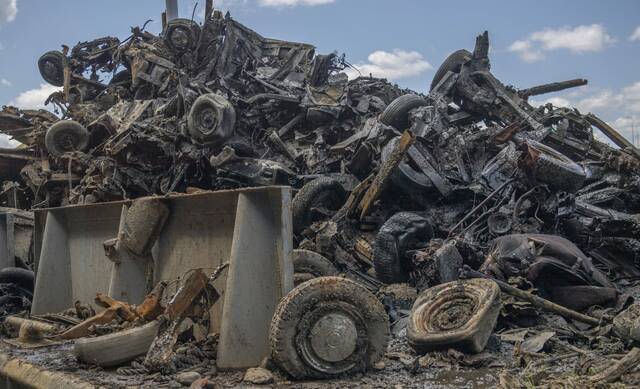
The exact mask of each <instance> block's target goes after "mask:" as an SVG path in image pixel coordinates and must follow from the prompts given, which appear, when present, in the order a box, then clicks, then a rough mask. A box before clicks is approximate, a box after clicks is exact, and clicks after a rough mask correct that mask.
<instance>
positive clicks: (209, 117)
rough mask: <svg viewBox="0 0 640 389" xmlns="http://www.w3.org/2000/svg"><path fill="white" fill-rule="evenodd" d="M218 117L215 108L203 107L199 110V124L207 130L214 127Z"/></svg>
mask: <svg viewBox="0 0 640 389" xmlns="http://www.w3.org/2000/svg"><path fill="white" fill-rule="evenodd" d="M217 119H218V117H217V115H216V110H215V109H213V108H205V109H203V110H202V111H201V112H200V115H199V120H198V121H199V122H200V125H201V126H202V127H204V128H206V129H207V130H213V129H215V128H216V125H217V124H218V120H217Z"/></svg>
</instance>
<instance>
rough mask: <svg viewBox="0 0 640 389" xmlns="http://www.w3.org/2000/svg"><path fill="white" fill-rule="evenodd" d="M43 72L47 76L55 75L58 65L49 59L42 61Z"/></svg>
mask: <svg viewBox="0 0 640 389" xmlns="http://www.w3.org/2000/svg"><path fill="white" fill-rule="evenodd" d="M44 74H46V75H47V76H48V77H56V76H57V75H58V67H57V66H56V65H55V64H54V63H53V62H51V61H47V62H45V63H44Z"/></svg>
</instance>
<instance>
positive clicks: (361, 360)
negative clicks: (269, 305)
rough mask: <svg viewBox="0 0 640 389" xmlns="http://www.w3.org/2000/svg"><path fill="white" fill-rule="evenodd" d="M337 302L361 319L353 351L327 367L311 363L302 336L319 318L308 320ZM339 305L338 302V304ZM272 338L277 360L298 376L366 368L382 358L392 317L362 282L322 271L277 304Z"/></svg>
mask: <svg viewBox="0 0 640 389" xmlns="http://www.w3.org/2000/svg"><path fill="white" fill-rule="evenodd" d="M332 307H333V308H335V309H337V310H341V311H342V312H347V313H348V314H349V315H350V317H351V318H352V319H353V320H354V323H357V326H358V330H357V334H358V341H357V345H356V347H355V351H353V353H352V354H350V355H349V356H348V357H346V358H344V359H342V360H340V361H337V362H334V363H332V362H326V361H325V362H326V363H325V364H323V365H324V366H323V369H322V370H321V369H318V368H315V367H312V366H310V365H309V364H308V363H307V362H306V361H307V359H306V358H307V357H305V356H304V353H303V350H304V348H303V347H302V346H300V343H301V342H300V340H304V339H306V335H307V334H308V333H309V331H310V330H311V327H313V325H314V324H315V323H316V322H317V321H309V320H305V319H308V318H309V317H310V315H313V314H314V313H318V312H322V311H326V309H327V308H332ZM336 307H337V308H336ZM269 340H270V343H271V355H272V359H273V361H274V362H275V363H276V364H277V365H278V366H279V367H280V368H282V369H283V370H284V371H286V372H287V373H288V374H289V375H291V376H292V377H293V378H296V379H304V378H316V379H323V378H333V377H336V376H341V375H350V374H354V373H357V372H362V371H365V370H367V369H368V368H369V367H370V366H371V365H373V364H374V363H376V362H377V361H379V360H380V359H381V358H382V357H383V356H384V353H385V352H386V350H387V344H388V342H389V318H388V316H387V313H386V312H385V310H384V307H383V306H382V304H381V303H380V302H379V301H378V299H376V297H375V296H374V295H373V294H372V293H371V292H369V291H368V290H367V289H366V288H365V287H364V286H362V285H360V284H358V283H356V282H354V281H351V280H348V279H346V278H341V277H321V278H315V279H312V280H310V281H307V282H304V283H302V284H301V285H299V286H298V287H296V288H294V289H293V290H292V291H291V292H289V294H287V295H286V296H285V297H284V298H283V299H282V300H281V301H280V303H279V304H278V307H277V308H276V311H275V314H274V315H273V320H272V321H271V331H270V336H269Z"/></svg>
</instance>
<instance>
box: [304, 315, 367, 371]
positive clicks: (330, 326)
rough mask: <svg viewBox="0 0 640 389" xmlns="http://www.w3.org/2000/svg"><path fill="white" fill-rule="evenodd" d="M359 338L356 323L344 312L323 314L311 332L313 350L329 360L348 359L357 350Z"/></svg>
mask: <svg viewBox="0 0 640 389" xmlns="http://www.w3.org/2000/svg"><path fill="white" fill-rule="evenodd" d="M357 340H358V331H357V329H356V325H355V323H354V322H353V320H352V319H351V318H350V317H348V316H346V315H345V314H342V313H330V314H327V315H325V316H322V317H321V318H320V319H319V320H318V321H317V322H316V323H315V324H314V326H313V328H312V329H311V333H310V343H311V347H312V348H313V351H314V352H315V354H316V355H318V356H319V357H320V358H322V359H324V360H325V361H328V362H339V361H343V360H345V359H347V358H348V357H349V356H350V355H351V354H353V352H354V351H355V349H356V343H357Z"/></svg>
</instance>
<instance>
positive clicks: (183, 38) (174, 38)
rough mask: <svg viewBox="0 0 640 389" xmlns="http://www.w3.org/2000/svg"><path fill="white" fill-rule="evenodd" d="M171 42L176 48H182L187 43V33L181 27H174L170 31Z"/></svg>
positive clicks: (184, 47)
mask: <svg viewBox="0 0 640 389" xmlns="http://www.w3.org/2000/svg"><path fill="white" fill-rule="evenodd" d="M171 43H172V44H173V46H174V47H175V48H177V49H180V50H184V49H186V48H188V45H189V33H188V32H187V31H185V30H184V29H183V28H176V29H175V30H173V32H172V33H171Z"/></svg>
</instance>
